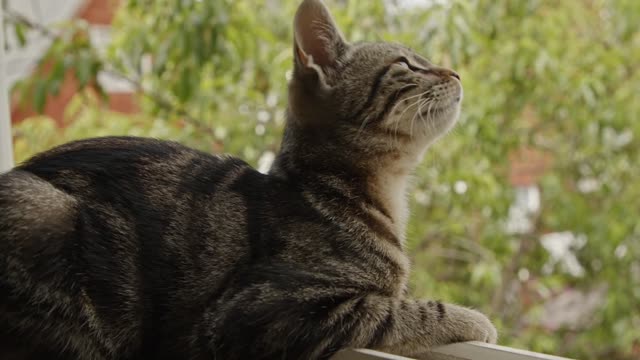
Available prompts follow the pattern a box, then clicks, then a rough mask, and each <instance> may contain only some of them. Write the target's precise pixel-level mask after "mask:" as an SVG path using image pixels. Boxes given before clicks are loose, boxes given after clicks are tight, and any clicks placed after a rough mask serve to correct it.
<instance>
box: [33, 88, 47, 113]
mask: <svg viewBox="0 0 640 360" xmlns="http://www.w3.org/2000/svg"><path fill="white" fill-rule="evenodd" d="M46 102H47V81H46V80H38V81H37V82H36V84H35V89H34V93H33V106H34V107H35V108H36V111H38V112H39V113H42V112H43V111H44V107H45V105H46Z"/></svg>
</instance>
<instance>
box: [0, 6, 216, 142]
mask: <svg viewBox="0 0 640 360" xmlns="http://www.w3.org/2000/svg"><path fill="white" fill-rule="evenodd" d="M4 15H5V16H4V17H5V19H6V20H7V21H9V22H11V23H13V24H20V25H23V26H25V27H27V28H28V29H30V30H34V31H37V32H38V33H40V35H42V36H44V37H46V38H48V39H50V40H52V41H60V40H61V39H62V37H63V35H64V34H62V33H56V32H54V31H53V30H51V29H49V28H48V27H46V26H45V25H42V24H40V23H38V22H35V21H32V20H30V19H29V18H27V17H26V16H24V15H23V14H20V13H17V12H15V11H13V10H10V9H6V10H5V12H4ZM90 50H91V52H92V55H93V56H94V58H95V60H97V61H98V62H99V63H100V65H101V69H102V71H103V72H104V73H106V74H109V75H111V76H114V77H117V78H118V79H121V80H124V81H125V82H127V83H129V84H130V85H131V86H132V87H133V88H134V89H135V91H136V92H137V93H138V94H140V95H142V96H144V97H146V98H147V99H149V100H151V101H152V102H153V103H154V104H155V105H156V106H157V107H159V108H161V109H163V110H165V111H168V112H170V113H173V114H175V115H177V116H179V117H180V118H182V119H183V120H184V121H185V122H187V123H189V124H191V125H193V126H195V127H196V128H198V129H199V130H201V131H204V132H205V133H207V134H208V135H210V136H214V134H215V131H214V129H212V128H211V127H210V126H208V125H206V124H205V123H203V122H202V121H200V120H198V119H197V118H196V117H194V116H192V115H191V114H190V113H189V112H188V111H187V110H185V109H183V108H179V107H176V106H175V105H174V104H172V103H171V101H170V100H168V99H167V98H166V97H165V96H163V95H162V94H160V93H158V92H156V91H153V90H152V89H149V88H147V87H145V86H144V85H143V84H142V81H141V80H140V79H137V78H134V77H131V76H128V75H126V74H125V73H124V72H122V71H119V70H117V68H116V67H115V66H113V64H111V63H109V62H108V61H107V60H105V59H103V58H102V57H100V56H99V55H98V53H97V51H96V49H95V48H93V46H92V45H90Z"/></svg>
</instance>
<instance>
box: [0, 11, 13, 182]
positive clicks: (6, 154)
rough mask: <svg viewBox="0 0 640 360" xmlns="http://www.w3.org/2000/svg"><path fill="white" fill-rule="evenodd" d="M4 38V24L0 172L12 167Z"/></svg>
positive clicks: (0, 64)
mask: <svg viewBox="0 0 640 360" xmlns="http://www.w3.org/2000/svg"><path fill="white" fill-rule="evenodd" d="M2 19H4V9H3V8H2V6H0V21H4V20H2ZM0 25H1V24H0ZM4 39H5V37H4V26H0V173H3V172H5V171H8V170H10V169H11V168H13V136H12V132H11V109H10V108H9V87H8V84H7V74H6V70H5V62H6V59H7V57H6V54H5V50H4Z"/></svg>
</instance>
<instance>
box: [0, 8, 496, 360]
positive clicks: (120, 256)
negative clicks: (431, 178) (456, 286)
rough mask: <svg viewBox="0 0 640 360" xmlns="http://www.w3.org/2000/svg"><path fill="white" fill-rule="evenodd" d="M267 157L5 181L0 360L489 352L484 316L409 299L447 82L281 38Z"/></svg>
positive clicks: (413, 66)
mask: <svg viewBox="0 0 640 360" xmlns="http://www.w3.org/2000/svg"><path fill="white" fill-rule="evenodd" d="M294 38H295V41H294V73H293V78H292V80H291V81H290V89H289V108H288V117H287V123H286V129H285V134H284V140H283V142H282V147H281V152H280V153H279V155H278V156H277V159H276V161H275V162H274V165H273V167H272V169H271V170H270V172H269V173H268V174H266V175H265V174H261V173H259V172H257V171H256V170H254V169H253V168H251V167H250V166H249V165H247V164H246V163H245V162H243V161H242V160H238V159H236V158H233V157H228V156H212V155H209V154H205V153H202V152H198V151H195V150H192V149H189V148H186V147H184V146H181V145H179V144H176V143H172V142H166V141H159V140H153V139H143V138H131V137H107V138H98V139H89V140H83V141H77V142H72V143H69V144H66V145H62V146H60V147H57V148H54V149H52V150H50V151H47V152H45V153H42V154H39V155H37V156H35V157H34V158H32V159H30V160H28V161H26V162H25V163H24V164H22V165H20V166H18V167H16V168H15V169H13V170H12V171H10V172H8V173H5V174H4V175H1V176H0V214H1V217H0V358H2V359H95V360H98V359H105V360H106V359H193V360H195V359H224V360H227V359H229V360H231V359H327V358H330V357H331V356H332V355H333V354H334V353H336V352H337V351H339V350H341V349H344V348H349V347H354V348H358V347H366V348H373V349H379V350H383V351H387V352H391V353H397V354H404V355H414V354H418V353H423V352H425V351H426V350H427V349H429V348H431V347H433V346H437V345H441V344H446V343H451V342H457V341H465V340H479V341H486V342H495V341H496V330H495V328H494V327H493V326H492V325H491V323H490V322H489V320H488V319H487V318H486V317H485V316H484V315H482V314H480V313H478V312H476V311H474V310H470V309H467V308H464V307H460V306H456V305H452V304H443V303H441V302H438V301H433V300H413V299H410V298H408V297H407V278H408V276H409V261H408V259H407V255H406V254H405V252H404V251H403V247H404V233H405V224H406V221H407V201H406V198H405V193H406V191H407V186H408V179H409V177H410V175H411V173H412V171H413V170H414V168H415V167H416V165H417V164H418V163H419V161H420V159H421V157H422V155H423V153H424V151H425V149H426V148H427V147H428V146H429V144H431V143H433V142H434V141H435V140H436V139H437V138H439V137H440V136H442V135H443V134H445V133H446V132H447V131H448V130H449V129H450V128H451V127H452V126H453V125H454V123H455V121H456V118H457V116H458V113H459V109H460V101H461V98H462V87H461V84H460V78H459V76H458V75H457V74H456V73H455V72H453V71H451V70H447V69H444V68H441V67H437V66H435V65H433V64H431V63H430V62H429V61H427V60H425V59H424V58H422V57H420V56H419V55H417V54H415V53H414V52H412V51H411V50H410V49H408V48H406V47H404V46H401V45H397V44H390V43H355V44H351V43H347V42H346V41H345V40H344V39H343V36H342V35H341V33H340V31H339V30H338V29H337V27H336V25H335V23H334V21H333V19H332V17H331V15H330V13H329V11H328V10H327V8H326V7H325V6H324V5H323V4H322V3H321V2H320V0H304V1H303V2H302V4H301V5H300V7H299V9H298V12H297V14H296V16H295V20H294Z"/></svg>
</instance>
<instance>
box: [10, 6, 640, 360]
mask: <svg viewBox="0 0 640 360" xmlns="http://www.w3.org/2000/svg"><path fill="white" fill-rule="evenodd" d="M1 3H2V6H3V10H4V16H3V20H4V26H5V27H4V30H5V35H6V36H5V40H6V41H5V43H6V44H5V54H4V56H3V58H2V59H0V60H1V61H2V62H3V64H4V65H5V74H0V75H4V82H5V87H6V89H5V90H6V91H9V93H10V113H11V119H12V121H13V129H12V131H13V140H14V152H15V158H16V161H18V162H19V161H21V160H24V159H26V158H28V157H29V156H31V155H33V154H34V153H36V152H39V151H42V150H45V149H48V148H50V147H52V146H54V145H57V144H61V143H63V142H67V141H70V140H74V139H80V138H86V137H93V136H103V135H125V134H126V135H137V136H150V137H157V138H163V139H172V140H176V141H179V142H181V143H183V144H186V145H189V146H192V147H195V148H198V149H201V150H204V151H207V152H211V153H221V152H226V153H231V154H235V155H237V156H240V157H242V158H243V159H245V160H247V161H248V162H250V163H251V164H253V165H255V166H256V167H257V168H258V169H259V170H260V171H263V172H264V171H266V170H267V169H268V168H269V166H270V164H271V162H272V161H273V158H274V155H275V153H276V152H277V151H278V146H279V140H280V135H281V131H282V126H283V122H284V115H285V108H286V87H287V79H288V77H289V76H290V74H291V66H292V65H291V63H292V50H291V42H292V32H291V23H292V18H293V14H294V11H295V9H296V7H297V5H298V2H297V1H290V0H154V1H151V0H121V1H116V0H56V1H50V0H2V2H1ZM326 3H327V5H328V6H329V7H330V8H331V9H332V11H333V13H334V15H335V17H336V19H337V22H338V23H339V25H340V26H341V27H342V29H343V31H344V33H345V35H346V37H347V38H348V39H349V40H351V41H360V40H385V41H395V42H401V43H404V44H407V45H409V46H411V47H412V48H414V49H415V50H416V51H417V52H419V53H421V54H423V55H424V56H425V57H427V58H428V59H430V60H431V61H433V62H435V63H438V64H441V65H444V66H448V67H452V68H453V69H455V70H456V71H457V72H459V73H460V75H461V78H462V83H463V86H464V88H465V99H464V103H463V112H462V116H461V119H460V123H459V125H458V126H457V127H456V129H455V131H453V133H451V134H450V135H448V137H446V138H445V139H444V140H442V141H441V142H439V143H438V144H436V145H435V146H433V147H432V148H431V150H430V151H429V152H428V153H427V156H426V159H425V161H424V163H423V164H422V165H421V166H420V168H419V169H418V172H417V176H416V178H415V188H414V189H413V190H412V192H411V193H410V198H411V209H412V218H411V224H410V228H409V236H408V238H409V239H410V240H409V243H408V248H409V252H410V255H411V258H412V261H413V277H412V280H411V290H412V293H413V295H414V296H416V297H429V298H437V299H441V300H446V301H454V302H458V303H462V304H465V305H469V306H473V307H476V308H478V309H481V310H482V311H484V312H486V313H487V314H489V316H490V317H491V318H492V319H494V320H495V321H496V323H497V326H498V327H499V330H500V334H501V340H500V341H501V343H502V344H504V345H508V346H513V347H519V348H526V349H531V350H535V351H540V352H547V353H551V354H556V355H563V356H569V357H575V358H580V359H613V360H616V359H638V358H640V221H639V217H640V180H639V179H640V167H639V166H638V163H639V162H640V142H639V141H638V140H639V139H638V137H639V136H640V132H639V131H640V121H639V120H640V119H639V118H638V117H639V114H640V100H639V99H638V94H639V92H640V71H639V70H640V60H639V59H640V1H637V0H564V1H557V0H528V1H526V0H395V1H394V0H387V1H378V0H376V1H373V0H366V1H365V0H362V1H355V0H350V1H347V0H326ZM5 135H6V134H5Z"/></svg>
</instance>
